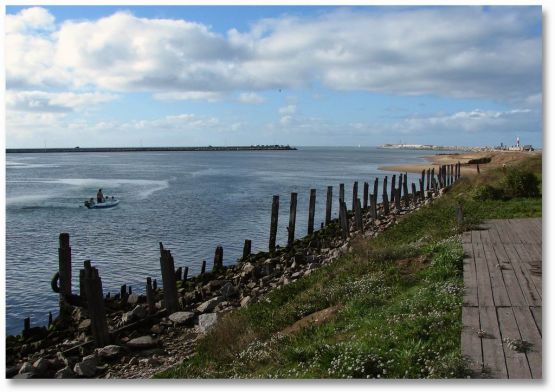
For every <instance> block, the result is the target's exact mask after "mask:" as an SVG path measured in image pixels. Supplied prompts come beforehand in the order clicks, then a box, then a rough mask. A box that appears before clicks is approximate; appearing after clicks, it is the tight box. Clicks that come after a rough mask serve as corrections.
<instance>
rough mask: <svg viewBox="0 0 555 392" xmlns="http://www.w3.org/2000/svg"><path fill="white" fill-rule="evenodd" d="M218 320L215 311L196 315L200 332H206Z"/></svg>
mask: <svg viewBox="0 0 555 392" xmlns="http://www.w3.org/2000/svg"><path fill="white" fill-rule="evenodd" d="M217 322H218V314H217V313H204V314H201V315H200V316H199V317H198V327H199V329H200V331H201V332H202V333H206V332H208V331H209V330H210V329H212V328H213V327H214V326H215V325H216V323H217Z"/></svg>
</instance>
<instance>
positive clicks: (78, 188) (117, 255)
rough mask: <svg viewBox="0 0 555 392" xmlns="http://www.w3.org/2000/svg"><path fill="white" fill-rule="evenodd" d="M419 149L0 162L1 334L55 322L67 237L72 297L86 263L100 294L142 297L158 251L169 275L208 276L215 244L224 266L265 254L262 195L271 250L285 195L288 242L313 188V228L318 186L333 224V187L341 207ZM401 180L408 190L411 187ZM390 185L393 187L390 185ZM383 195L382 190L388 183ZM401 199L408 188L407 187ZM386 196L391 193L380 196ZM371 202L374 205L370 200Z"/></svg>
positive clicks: (59, 156) (319, 212) (321, 210)
mask: <svg viewBox="0 0 555 392" xmlns="http://www.w3.org/2000/svg"><path fill="white" fill-rule="evenodd" d="M431 153H432V152H429V151H406V150H391V149H378V148H299V149H298V150H297V151H248V152H237V151H219V152H160V153H159V152H148V153H147V152H129V153H102V154H99V153H49V154H7V156H6V289H7V298H6V314H7V316H6V317H7V320H6V326H7V333H9V334H16V333H19V332H20V331H21V329H22V325H23V323H22V320H23V318H25V317H29V316H30V317H31V320H32V324H33V325H37V324H39V325H40V324H44V323H45V322H46V320H47V316H48V312H49V311H52V312H53V314H56V313H57V306H58V305H57V301H58V295H57V294H55V293H54V292H53V291H52V290H51V288H50V281H51V278H52V276H53V275H54V273H55V272H56V271H57V269H58V236H59V234H60V233H62V232H67V233H69V234H70V244H71V247H72V256H73V291H74V292H78V275H79V268H82V265H83V261H84V260H86V259H90V260H91V261H92V264H93V265H94V266H96V267H97V268H98V270H99V273H100V276H101V277H102V283H103V287H104V292H105V293H107V292H108V291H110V292H111V293H112V294H114V293H116V292H119V287H120V286H121V285H122V284H127V285H131V286H132V287H133V291H134V292H139V293H141V292H144V285H145V279H146V277H147V276H151V277H152V278H157V279H158V281H159V282H161V279H160V264H159V257H160V254H159V245H158V244H159V242H160V241H161V242H163V244H164V246H165V247H166V248H167V249H170V250H171V252H172V255H173V257H174V260H175V264H176V268H177V267H180V266H181V267H185V266H188V267H189V275H190V276H191V275H195V274H197V273H198V272H199V271H200V266H201V263H202V260H206V261H207V268H211V266H212V261H213V257H214V250H215V248H216V246H217V245H222V246H223V249H224V264H233V263H235V262H236V260H237V258H238V257H240V256H241V254H242V249H243V243H244V240H245V239H250V240H252V248H253V249H252V250H253V252H257V251H265V250H267V249H268V238H269V229H270V212H271V206H272V195H280V210H279V224H278V236H277V241H278V244H282V245H283V244H285V243H286V240H287V229H286V227H287V224H288V216H289V200H290V193H291V192H297V193H298V205H297V222H296V233H295V234H296V238H299V237H302V236H304V235H306V231H307V221H308V200H309V195H310V189H311V188H315V189H316V215H315V226H316V228H319V227H320V223H321V222H322V221H323V220H324V218H325V199H326V190H327V186H329V185H331V186H333V187H334V188H333V192H334V198H333V217H337V212H338V194H339V184H340V183H344V184H345V200H346V202H347V207H348V208H350V206H351V194H352V185H353V182H354V181H359V186H358V189H359V190H358V192H359V197H362V192H363V183H364V181H367V182H369V183H370V192H372V189H373V181H374V178H376V177H379V178H380V181H379V184H380V191H379V194H380V195H381V185H382V179H383V176H384V175H389V176H390V175H391V174H394V173H386V172H382V171H379V170H378V167H379V166H382V165H387V164H400V163H410V162H419V161H422V159H421V158H420V157H421V156H422V155H429V154H431ZM417 178H418V177H417V176H413V175H410V174H409V181H410V179H412V181H415V182H416V183H418V180H417ZM389 184H391V179H389ZM388 186H390V185H388ZM99 188H102V190H103V192H104V195H106V196H115V197H116V198H118V199H120V204H119V205H118V206H117V207H115V208H111V209H106V210H89V209H87V208H85V207H84V206H83V202H84V200H86V199H88V198H91V197H96V192H97V191H98V189H99ZM409 191H410V187H409ZM388 192H389V190H388ZM379 201H381V197H380V198H379Z"/></svg>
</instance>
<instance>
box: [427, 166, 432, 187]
mask: <svg viewBox="0 0 555 392" xmlns="http://www.w3.org/2000/svg"><path fill="white" fill-rule="evenodd" d="M430 173H431V171H430V169H427V170H426V190H427V191H429V190H430Z"/></svg>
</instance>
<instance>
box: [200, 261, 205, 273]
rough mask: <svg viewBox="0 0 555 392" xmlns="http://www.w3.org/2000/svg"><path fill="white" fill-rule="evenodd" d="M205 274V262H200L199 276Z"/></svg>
mask: <svg viewBox="0 0 555 392" xmlns="http://www.w3.org/2000/svg"><path fill="white" fill-rule="evenodd" d="M204 273H206V260H202V265H201V266H200V274H201V275H204Z"/></svg>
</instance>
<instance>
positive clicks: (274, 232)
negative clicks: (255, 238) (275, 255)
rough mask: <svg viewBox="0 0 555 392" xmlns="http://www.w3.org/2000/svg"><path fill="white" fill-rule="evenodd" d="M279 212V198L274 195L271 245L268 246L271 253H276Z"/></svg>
mask: <svg viewBox="0 0 555 392" xmlns="http://www.w3.org/2000/svg"><path fill="white" fill-rule="evenodd" d="M278 212H279V196H278V195H274V197H273V198H272V217H271V220H270V243H269V244H268V249H269V250H270V252H274V251H275V250H276V235H277V226H278Z"/></svg>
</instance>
